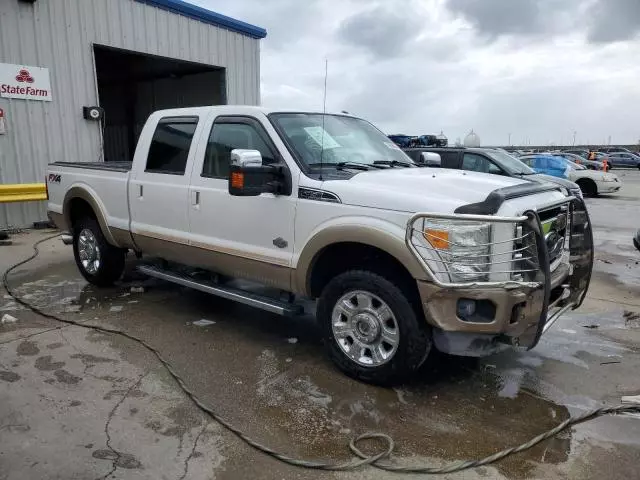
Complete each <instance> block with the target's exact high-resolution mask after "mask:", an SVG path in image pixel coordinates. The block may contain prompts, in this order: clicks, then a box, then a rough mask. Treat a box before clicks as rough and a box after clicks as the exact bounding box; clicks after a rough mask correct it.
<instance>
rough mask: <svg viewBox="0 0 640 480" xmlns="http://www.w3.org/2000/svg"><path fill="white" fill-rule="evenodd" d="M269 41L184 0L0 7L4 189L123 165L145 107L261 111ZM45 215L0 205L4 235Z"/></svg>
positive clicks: (37, 1) (26, 2)
mask: <svg viewBox="0 0 640 480" xmlns="http://www.w3.org/2000/svg"><path fill="white" fill-rule="evenodd" d="M265 36H266V31H265V30H264V29H262V28H259V27H255V26H253V25H249V24H247V23H244V22H241V21H238V20H235V19H232V18H229V17H226V16H224V15H220V14H217V13H214V12H211V11H208V10H205V9H203V8H200V7H196V6H194V5H191V4H189V3H186V2H183V1H181V0H0V183H3V184H12V183H33V182H42V181H44V176H45V172H46V167H47V164H48V163H50V162H54V161H123V160H125V161H128V160H131V158H132V156H133V152H134V149H135V144H136V141H137V137H138V135H139V133H140V131H141V129H142V126H143V124H144V122H145V120H146V118H147V116H148V115H149V113H150V112H152V111H153V110H157V109H161V108H171V107H187V106H195V105H216V104H225V103H230V104H246V105H258V104H259V103H260V39H261V38H264V37H265ZM91 107H99V108H91ZM45 218H46V206H45V205H44V202H32V203H11V204H1V205H0V229H2V228H4V227H6V226H14V227H22V226H27V225H29V224H31V223H32V222H34V221H39V220H44V219H45Z"/></svg>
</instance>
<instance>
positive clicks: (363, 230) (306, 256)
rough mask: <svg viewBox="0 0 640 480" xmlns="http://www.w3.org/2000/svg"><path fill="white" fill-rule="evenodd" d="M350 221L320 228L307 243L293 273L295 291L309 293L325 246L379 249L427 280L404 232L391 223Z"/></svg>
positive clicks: (414, 276) (369, 220) (410, 272)
mask: <svg viewBox="0 0 640 480" xmlns="http://www.w3.org/2000/svg"><path fill="white" fill-rule="evenodd" d="M341 220H345V219H341ZM347 220H350V221H349V222H348V223H340V224H337V225H331V226H325V227H321V229H320V230H319V231H317V232H316V233H315V234H313V235H312V237H311V238H310V239H309V240H308V241H307V242H306V244H305V246H304V248H303V250H302V252H301V253H300V256H299V257H298V262H297V265H296V268H295V269H294V271H293V275H294V278H292V280H293V282H292V283H293V286H294V289H295V290H297V291H300V292H302V293H305V294H308V293H309V285H310V281H311V274H312V273H313V268H314V266H315V263H316V260H317V259H318V257H319V255H320V253H321V252H322V251H323V250H324V249H325V248H326V247H329V246H331V245H335V244H339V243H360V244H363V245H367V246H370V247H375V248H378V249H380V250H382V251H384V252H387V253H388V254H389V255H391V256H392V257H394V258H395V259H396V260H397V261H398V262H400V263H401V264H402V265H403V266H404V267H405V268H406V269H407V271H408V272H409V274H410V275H411V276H412V277H413V278H415V279H422V280H424V279H427V278H428V276H427V273H426V272H425V271H424V269H423V268H422V266H421V265H420V263H419V262H418V260H417V259H416V258H415V257H414V256H413V255H412V253H411V252H410V251H409V249H408V248H407V246H406V244H405V240H404V237H405V230H404V229H402V228H400V227H398V226H397V225H395V224H392V223H390V222H379V223H381V225H375V224H371V219H367V220H366V221H367V223H368V224H364V222H359V223H358V222H357V219H347ZM376 223H377V222H376Z"/></svg>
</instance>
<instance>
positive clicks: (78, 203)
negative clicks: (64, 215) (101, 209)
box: [68, 198, 97, 228]
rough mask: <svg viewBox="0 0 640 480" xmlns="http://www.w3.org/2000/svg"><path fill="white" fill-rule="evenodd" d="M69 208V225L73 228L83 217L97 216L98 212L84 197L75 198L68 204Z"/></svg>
mask: <svg viewBox="0 0 640 480" xmlns="http://www.w3.org/2000/svg"><path fill="white" fill-rule="evenodd" d="M68 209H69V227H70V228H73V226H74V225H75V224H76V223H77V222H78V220H80V219H81V218H86V217H89V218H94V219H95V218H97V217H96V212H94V211H93V208H92V207H91V205H90V204H89V202H87V201H86V200H83V199H82V198H73V199H71V201H69V205H68Z"/></svg>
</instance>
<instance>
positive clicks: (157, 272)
mask: <svg viewBox="0 0 640 480" xmlns="http://www.w3.org/2000/svg"><path fill="white" fill-rule="evenodd" d="M138 271H139V272H141V273H144V274H145V275H148V276H150V277H154V278H158V279H160V280H165V281H167V282H171V283H175V284H178V285H182V286H183V287H188V288H193V289H194V290H199V291H201V292H205V293H210V294H212V295H216V296H218V297H222V298H226V299H227V300H233V301H234V302H238V303H243V304H245V305H249V306H250V307H255V308H259V309H261V310H266V311H267V312H271V313H276V314H278V315H284V316H286V317H294V316H296V315H300V314H302V313H303V310H304V309H303V307H302V305H295V304H292V303H288V302H283V301H280V300H276V299H274V298H270V297H266V296H263V295H259V294H256V293H251V292H245V291H243V290H239V289H237V288H229V287H223V286H221V285H217V284H215V283H213V282H206V281H199V280H194V279H193V278H191V277H188V276H186V275H183V274H181V273H178V272H173V271H167V270H162V269H160V268H157V267H154V266H151V265H139V266H138Z"/></svg>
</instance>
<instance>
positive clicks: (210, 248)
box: [47, 105, 593, 383]
mask: <svg viewBox="0 0 640 480" xmlns="http://www.w3.org/2000/svg"><path fill="white" fill-rule="evenodd" d="M47 179H48V182H47V185H48V192H49V202H48V212H49V215H50V217H51V218H52V220H53V221H54V222H55V223H56V225H57V226H58V227H59V228H61V229H63V230H66V231H70V232H73V251H74V256H75V259H76V264H77V266H78V269H79V270H80V272H81V274H82V275H83V276H84V278H86V279H87V280H88V281H89V282H90V283H93V284H95V285H98V286H105V285H109V284H111V283H113V282H115V281H116V280H118V278H119V277H120V275H121V274H122V271H123V269H124V261H125V254H126V252H127V250H131V251H134V252H135V253H136V254H137V256H143V257H144V258H145V259H148V260H145V261H146V262H147V263H143V264H142V265H139V266H138V268H139V269H140V271H141V272H143V273H145V274H147V275H150V276H152V277H157V278H160V279H163V280H166V281H170V282H174V283H176V284H179V285H182V286H186V287H191V288H195V289H198V290H202V291H205V292H209V293H211V294H215V295H218V296H222V297H225V298H227V299H231V300H234V301H238V302H241V303H244V304H248V305H251V306H254V307H257V308H261V309H264V310H268V311H269V312H273V313H278V314H284V315H291V316H296V315H297V314H299V312H300V307H299V305H298V304H297V303H296V302H295V299H294V298H292V295H291V294H295V295H298V296H301V297H304V298H310V299H316V300H317V313H316V316H317V320H318V323H319V326H320V328H321V332H322V336H323V338H324V342H325V345H326V347H327V351H328V354H329V357H330V358H331V359H332V360H333V362H334V363H335V364H336V365H337V366H338V368H340V369H341V370H342V371H344V372H346V373H347V374H348V375H351V376H353V377H355V378H358V379H361V380H363V381H369V382H374V383H394V382H398V381H400V380H401V379H402V378H403V377H405V376H406V375H407V374H408V373H410V372H414V371H416V370H417V369H418V368H419V367H420V366H421V365H422V364H423V362H424V361H425V359H426V358H427V356H428V354H429V352H430V350H431V349H432V348H434V349H439V350H443V351H446V352H449V353H454V354H458V355H471V356H482V355H487V354H489V353H493V352H495V351H496V350H500V349H503V348H505V347H506V346H508V345H514V346H519V347H523V348H532V347H534V346H535V345H536V344H537V343H538V340H539V339H540V336H541V335H542V333H543V332H545V331H547V330H548V328H549V326H550V325H551V323H552V322H554V321H555V320H556V319H557V318H558V317H559V316H560V315H561V314H562V313H564V312H565V311H567V310H568V309H571V308H577V307H578V306H579V305H580V304H581V303H582V300H583V299H584V296H585V294H586V290H587V287H588V284H589V277H590V276H591V268H592V265H593V242H592V235H591V224H590V221H589V216H588V213H587V211H586V209H585V207H584V204H583V202H582V201H580V200H578V199H573V198H569V197H566V196H565V195H564V194H563V193H562V192H561V191H559V190H558V187H557V186H556V185H548V184H547V185H542V184H539V183H533V182H527V181H524V180H522V179H520V178H510V177H507V176H498V175H487V174H483V173H476V172H462V171H456V170H447V169H437V170H436V169H428V168H417V167H416V166H415V164H414V162H412V161H411V159H410V158H409V157H407V156H406V155H405V154H404V153H403V152H402V150H400V149H399V148H398V147H397V146H396V145H395V144H394V143H392V142H391V141H390V140H389V139H388V138H387V137H386V136H385V135H384V134H383V133H382V132H380V131H379V130H378V129H376V128H375V127H373V126H372V125H371V124H370V123H369V122H366V121H364V120H361V119H359V118H356V117H352V116H350V115H328V114H327V115H325V114H319V113H304V112H299V111H298V112H280V111H273V110H268V109H264V108H260V107H248V106H233V105H226V106H214V107H200V108H183V109H173V110H164V111H158V112H155V113H153V114H152V115H151V116H150V117H149V119H148V120H147V122H146V124H145V125H144V127H143V129H142V132H141V134H140V138H139V140H138V144H137V147H136V151H135V155H134V157H133V162H132V163H119V164H109V163H53V164H51V165H50V166H49V169H48V176H47ZM545 246H546V248H545ZM154 257H158V258H160V259H162V260H164V261H163V262H157V263H156V262H153V261H152V260H151V259H152V258H154ZM192 267H195V268H197V269H200V271H202V270H203V269H204V270H208V271H211V272H214V273H216V274H220V275H221V276H222V277H223V278H227V277H233V278H240V279H243V280H244V282H240V285H238V284H237V282H235V281H233V280H231V281H229V280H228V279H227V280H226V281H225V282H224V283H218V282H216V281H215V275H212V276H211V278H208V279H207V278H203V276H202V275H198V276H193V275H189V274H188V272H189V269H190V268H192ZM246 280H249V281H252V282H257V283H259V284H261V285H263V286H265V287H269V288H267V289H266V290H264V291H262V290H258V289H257V286H256V285H255V283H254V284H252V288H249V289H245V288H243V285H246V284H247V283H248V282H246ZM269 292H275V295H271V294H269ZM284 293H289V295H283V294H284ZM283 298H286V299H287V300H286V301H285V300H283ZM264 321H269V318H268V317H265V319H264Z"/></svg>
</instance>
